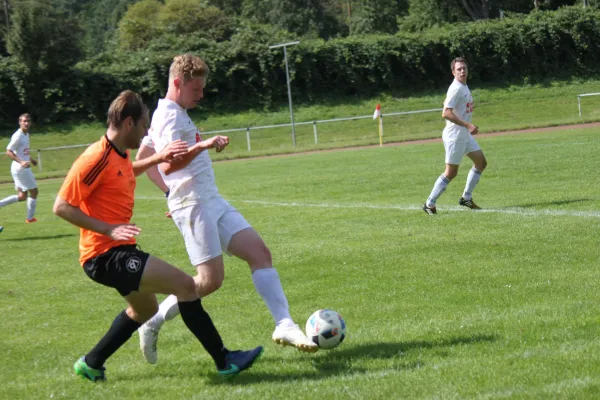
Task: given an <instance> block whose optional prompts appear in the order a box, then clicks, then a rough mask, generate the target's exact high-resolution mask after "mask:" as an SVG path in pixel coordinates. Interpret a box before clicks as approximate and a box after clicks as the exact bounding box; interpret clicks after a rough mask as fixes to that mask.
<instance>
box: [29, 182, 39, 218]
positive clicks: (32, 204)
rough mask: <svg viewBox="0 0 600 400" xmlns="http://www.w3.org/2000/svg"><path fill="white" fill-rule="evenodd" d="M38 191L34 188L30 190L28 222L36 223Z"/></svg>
mask: <svg viewBox="0 0 600 400" xmlns="http://www.w3.org/2000/svg"><path fill="white" fill-rule="evenodd" d="M37 196H38V189H37V187H36V188H33V189H30V190H29V196H28V197H27V222H29V223H31V222H36V221H37V220H36V219H35V209H36V206H37Z"/></svg>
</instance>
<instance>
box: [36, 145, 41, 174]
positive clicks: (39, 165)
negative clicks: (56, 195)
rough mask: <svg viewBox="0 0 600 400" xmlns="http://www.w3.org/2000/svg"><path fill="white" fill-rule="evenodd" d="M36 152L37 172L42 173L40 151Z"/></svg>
mask: <svg viewBox="0 0 600 400" xmlns="http://www.w3.org/2000/svg"><path fill="white" fill-rule="evenodd" d="M37 152H38V159H37V162H38V170H39V171H40V172H42V151H41V150H38V151H37Z"/></svg>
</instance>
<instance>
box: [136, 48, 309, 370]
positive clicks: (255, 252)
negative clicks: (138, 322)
mask: <svg viewBox="0 0 600 400" xmlns="http://www.w3.org/2000/svg"><path fill="white" fill-rule="evenodd" d="M207 75H208V67H207V66H206V64H205V63H204V61H202V60H201V59H200V58H198V57H196V56H193V55H190V54H185V55H179V56H177V57H175V58H174V59H173V63H172V64H171V67H170V70H169V88H168V91H167V95H166V96H165V98H164V99H161V100H159V102H158V107H157V109H156V111H155V112H154V115H153V116H152V123H151V127H150V131H149V138H148V139H146V140H145V141H144V142H143V143H142V146H141V148H140V151H139V152H138V153H137V156H136V158H137V159H142V158H146V157H149V156H151V155H152V154H154V153H155V152H160V151H161V150H162V149H163V148H164V147H165V146H166V145H168V144H169V143H171V142H173V141H175V140H183V141H185V142H187V143H188V144H189V146H190V147H189V149H190V151H189V153H188V154H187V155H185V156H183V157H182V158H181V159H180V160H179V161H173V162H172V163H170V164H161V165H160V166H159V170H160V177H161V178H162V179H163V180H164V182H165V183H166V184H167V186H168V188H169V196H168V204H169V210H170V212H171V214H172V216H173V221H174V222H175V224H176V225H177V227H178V228H179V230H180V232H181V234H182V235H183V238H184V241H185V245H186V249H187V252H188V255H189V258H190V261H191V263H192V264H193V265H194V266H195V267H196V271H197V276H196V277H195V281H196V288H197V290H198V294H199V295H200V297H205V296H207V295H209V294H210V293H212V292H214V291H216V290H217V289H219V287H221V285H222V283H223V279H224V276H225V275H224V265H223V252H226V253H227V254H228V255H234V256H236V257H239V258H241V259H242V260H244V261H246V262H247V263H248V265H249V266H250V270H251V273H252V281H253V283H254V287H255V288H256V291H257V292H258V293H259V295H260V296H261V297H262V299H263V301H264V302H265V304H266V305H267V307H268V309H269V311H270V312H271V315H272V316H273V319H274V320H275V324H276V327H275V331H274V332H273V335H272V338H273V341H275V342H276V343H279V344H282V345H290V346H294V347H296V348H297V349H299V350H301V351H307V352H314V351H317V349H318V347H317V346H316V345H315V344H314V343H313V342H311V341H310V340H309V339H308V338H307V337H306V336H305V335H304V333H303V332H302V331H301V330H300V328H299V327H298V325H296V324H295V323H294V321H293V320H292V317H291V316H290V312H289V306H288V301H287V298H286V296H285V294H284V292H283V288H282V286H281V282H280V279H279V275H278V273H277V270H276V269H275V268H273V264H272V260H271V253H270V251H269V249H268V248H267V246H266V245H265V243H264V242H263V240H262V238H261V237H260V235H259V234H258V233H257V232H256V231H255V230H254V229H253V228H252V227H251V226H250V224H249V223H248V222H247V221H246V220H245V219H244V217H243V216H242V215H241V214H240V213H239V212H238V211H237V210H236V209H235V208H234V207H233V206H231V205H230V204H229V203H228V202H227V201H226V200H224V199H223V198H222V197H221V196H220V194H219V191H218V190H217V186H216V184H215V176H214V172H213V168H212V162H211V160H210V157H209V155H208V151H206V150H208V149H211V148H214V149H216V151H218V152H219V151H221V150H223V148H224V147H225V146H227V144H228V143H229V138H227V137H226V136H214V137H211V138H209V139H203V138H202V136H201V135H200V132H199V131H198V129H197V128H196V126H195V125H194V123H193V122H192V120H191V119H190V117H189V116H188V114H187V109H191V108H193V107H195V106H196V103H197V102H198V101H199V100H200V99H201V98H202V97H203V91H204V86H205V84H206V78H207ZM151 174H154V172H151ZM152 180H153V181H154V182H155V183H156V181H157V179H156V175H154V176H152ZM157 186H159V187H161V185H160V182H159V183H157ZM178 313H179V310H178V308H177V299H176V298H175V297H173V296H169V297H167V298H166V299H165V300H164V301H163V302H162V303H161V304H160V307H159V311H158V313H157V314H156V315H155V316H154V317H153V318H152V319H151V320H149V321H148V322H147V323H146V324H144V325H143V326H142V327H141V328H140V329H139V334H140V347H141V349H142V353H143V354H144V357H145V358H146V360H147V361H148V362H150V363H152V364H154V363H156V361H157V352H156V342H157V339H158V332H159V329H160V328H161V326H162V325H163V323H164V322H165V321H168V320H170V319H172V318H174V317H175V316H176V315H177V314H178Z"/></svg>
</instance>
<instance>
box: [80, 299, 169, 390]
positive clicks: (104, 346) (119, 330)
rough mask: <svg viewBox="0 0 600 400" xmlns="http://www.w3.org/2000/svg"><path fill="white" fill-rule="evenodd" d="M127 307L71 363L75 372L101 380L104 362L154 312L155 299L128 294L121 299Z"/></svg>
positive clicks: (92, 379)
mask: <svg viewBox="0 0 600 400" xmlns="http://www.w3.org/2000/svg"><path fill="white" fill-rule="evenodd" d="M125 300H126V301H127V303H128V304H129V307H127V309H125V310H123V311H121V312H120V313H119V315H117V317H116V318H115V319H114V321H113V323H112V325H111V326H110V328H109V330H108V332H106V334H105V335H104V336H103V337H102V339H100V341H99V342H98V343H97V344H96V346H94V348H93V349H92V350H91V351H90V352H89V353H87V354H86V355H85V356H83V357H81V358H80V359H79V360H77V362H76V363H75V366H74V368H75V373H76V374H77V375H80V376H82V377H84V378H87V379H89V380H91V381H93V382H95V381H100V380H105V379H106V377H105V374H104V371H105V368H104V363H105V362H106V360H107V359H108V358H109V357H110V356H112V355H113V354H114V353H115V352H116V351H117V350H118V349H119V348H120V347H121V346H122V345H123V344H125V342H127V340H129V338H131V335H132V334H133V333H134V332H135V331H136V330H137V329H138V328H139V327H140V326H141V325H142V323H143V322H144V321H145V320H147V319H148V318H150V317H151V316H152V315H154V313H155V312H156V310H157V309H158V304H157V301H156V296H155V295H154V294H151V293H139V292H132V293H130V294H129V295H127V296H125Z"/></svg>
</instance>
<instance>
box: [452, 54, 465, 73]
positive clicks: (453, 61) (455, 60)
mask: <svg viewBox="0 0 600 400" xmlns="http://www.w3.org/2000/svg"><path fill="white" fill-rule="evenodd" d="M458 62H460V63H463V64H465V65H466V66H467V67H468V66H469V64H467V60H465V59H464V58H462V57H456V58H455V59H454V60H452V62H451V63H450V70H451V71H452V72H454V65H455V64H456V63H458Z"/></svg>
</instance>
